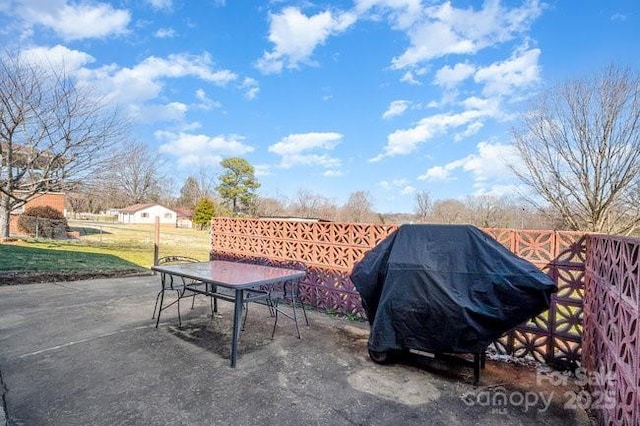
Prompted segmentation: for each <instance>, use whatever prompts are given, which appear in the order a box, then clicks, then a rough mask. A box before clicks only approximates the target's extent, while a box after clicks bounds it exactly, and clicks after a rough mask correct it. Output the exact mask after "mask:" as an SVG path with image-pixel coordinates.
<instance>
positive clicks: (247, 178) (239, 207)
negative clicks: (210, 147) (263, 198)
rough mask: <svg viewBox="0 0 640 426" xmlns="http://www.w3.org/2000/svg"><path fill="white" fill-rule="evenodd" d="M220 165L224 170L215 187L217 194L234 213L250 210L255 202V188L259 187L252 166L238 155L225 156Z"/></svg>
mask: <svg viewBox="0 0 640 426" xmlns="http://www.w3.org/2000/svg"><path fill="white" fill-rule="evenodd" d="M220 165H221V166H222V167H223V168H224V169H225V172H224V173H223V174H222V175H221V176H220V184H219V185H218V186H217V187H216V190H217V191H218V194H220V197H221V198H222V199H223V200H224V201H225V203H226V204H227V205H228V206H229V208H231V210H232V211H233V214H234V215H237V214H238V213H240V212H250V211H251V210H252V209H253V207H254V206H255V204H256V199H257V197H258V195H257V193H256V190H257V189H258V188H259V187H260V183H259V182H258V181H257V180H256V178H255V176H254V169H253V166H252V165H251V164H249V162H248V161H247V160H245V159H243V158H238V157H231V158H226V159H224V160H222V162H221V163H220Z"/></svg>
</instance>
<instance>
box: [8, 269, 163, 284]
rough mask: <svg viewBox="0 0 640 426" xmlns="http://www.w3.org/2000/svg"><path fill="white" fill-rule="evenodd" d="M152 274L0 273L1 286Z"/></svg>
mask: <svg viewBox="0 0 640 426" xmlns="http://www.w3.org/2000/svg"><path fill="white" fill-rule="evenodd" d="M150 274H151V272H148V271H141V270H139V269H130V270H120V271H45V272H25V271H0V285H15V284H35V283H49V282H60V281H79V280H91V279H97V278H119V277H131V276H140V275H150Z"/></svg>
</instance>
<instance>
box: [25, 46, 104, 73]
mask: <svg viewBox="0 0 640 426" xmlns="http://www.w3.org/2000/svg"><path fill="white" fill-rule="evenodd" d="M21 55H23V57H24V58H25V59H26V60H27V61H28V62H30V63H33V64H41V65H43V66H44V67H47V68H48V67H52V68H54V69H56V70H59V71H64V72H66V73H74V72H75V71H77V70H79V69H81V68H82V67H83V66H85V65H88V64H90V63H93V62H95V58H94V57H93V56H91V55H89V54H88V53H85V52H81V51H79V50H72V49H69V48H68V47H65V46H62V45H59V44H58V45H55V46H53V47H44V46H37V47H32V48H30V49H26V50H23V51H22V52H21Z"/></svg>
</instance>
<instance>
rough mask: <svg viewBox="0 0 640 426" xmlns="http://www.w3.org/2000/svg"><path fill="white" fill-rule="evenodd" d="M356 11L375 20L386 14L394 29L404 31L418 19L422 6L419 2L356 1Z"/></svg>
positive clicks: (405, 0)
mask: <svg viewBox="0 0 640 426" xmlns="http://www.w3.org/2000/svg"><path fill="white" fill-rule="evenodd" d="M356 10H357V12H358V13H359V14H361V15H362V14H365V13H372V15H371V16H370V18H371V19H375V20H377V19H380V15H385V14H388V15H389V18H390V20H391V23H392V25H393V26H394V27H395V28H400V29H405V28H408V27H410V26H411V25H412V24H413V23H414V22H415V21H417V20H418V19H419V18H420V16H421V14H422V5H421V0H356ZM376 12H377V14H376Z"/></svg>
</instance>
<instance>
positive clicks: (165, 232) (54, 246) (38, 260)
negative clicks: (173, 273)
mask: <svg viewBox="0 0 640 426" xmlns="http://www.w3.org/2000/svg"><path fill="white" fill-rule="evenodd" d="M69 226H70V228H71V230H72V231H77V232H79V233H80V239H79V240H60V241H56V240H34V239H26V240H20V241H16V242H14V243H11V244H0V274H1V273H3V272H4V273H7V272H23V273H25V274H26V273H39V272H41V273H50V272H56V271H58V272H64V273H74V272H75V273H78V274H80V275H85V274H91V273H94V272H95V273H97V274H99V273H115V272H118V271H122V272H123V273H125V272H126V273H129V272H133V271H144V270H148V268H149V267H150V266H151V265H153V252H154V227H153V225H118V224H103V223H100V224H96V223H87V222H84V221H69ZM209 247H210V242H209V232H208V231H200V230H195V229H178V228H172V227H161V228H160V244H159V250H158V252H159V256H166V255H170V254H180V255H185V256H190V257H194V258H196V259H201V260H207V259H208V258H209Z"/></svg>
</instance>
